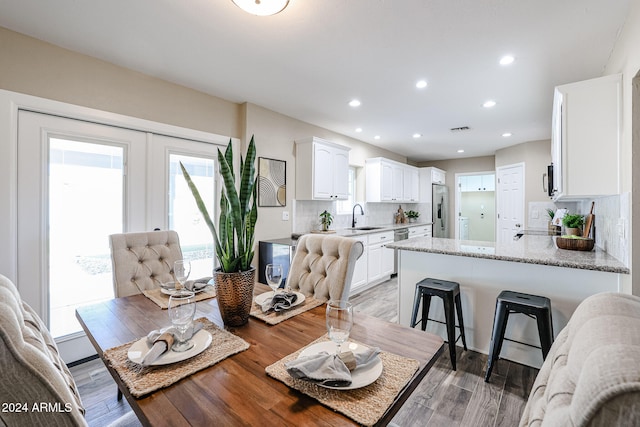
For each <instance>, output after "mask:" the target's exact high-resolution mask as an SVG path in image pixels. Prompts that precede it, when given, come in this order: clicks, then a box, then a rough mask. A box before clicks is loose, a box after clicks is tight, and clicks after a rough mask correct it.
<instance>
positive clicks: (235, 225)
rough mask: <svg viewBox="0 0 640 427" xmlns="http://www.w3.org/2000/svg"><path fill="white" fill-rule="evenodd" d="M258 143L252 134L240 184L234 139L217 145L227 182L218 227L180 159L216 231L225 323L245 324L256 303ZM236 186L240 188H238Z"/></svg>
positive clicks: (218, 280)
mask: <svg viewBox="0 0 640 427" xmlns="http://www.w3.org/2000/svg"><path fill="white" fill-rule="evenodd" d="M255 160H256V146H255V142H254V140H253V137H251V142H249V146H248V147H247V156H246V158H245V159H244V160H243V158H242V156H240V176H239V177H238V178H239V180H240V186H239V187H236V175H235V173H234V171H233V150H232V147H231V141H229V145H227V149H226V150H225V152H224V154H222V152H221V151H220V150H219V149H218V163H219V167H220V175H221V176H222V179H223V182H224V186H223V189H222V192H221V193H222V194H221V195H220V217H219V219H218V227H217V229H216V226H215V225H214V223H213V221H212V220H211V217H210V216H209V212H208V210H207V207H206V206H205V204H204V202H203V200H202V197H200V192H199V191H198V189H197V188H196V186H195V184H194V183H193V181H192V180H191V177H190V176H189V173H188V172H187V170H186V169H185V167H184V165H183V164H182V163H180V168H181V169H182V174H183V175H184V178H185V180H186V181H187V184H188V185H189V189H190V190H191V193H192V194H193V197H194V199H195V201H196V204H197V205H198V209H199V210H200V213H201V214H202V216H203V217H204V220H205V222H206V224H207V226H208V227H209V230H211V234H212V235H213V241H214V246H215V250H216V258H217V259H218V261H219V262H220V268H218V269H216V270H215V271H214V272H213V278H214V281H215V288H216V295H217V299H218V306H219V307H220V314H221V315H222V320H223V321H224V323H225V325H228V326H242V325H244V324H245V323H247V321H248V320H249V312H250V311H251V304H252V303H253V285H254V283H255V275H256V274H255V273H256V269H255V267H253V266H252V265H251V262H252V261H253V244H254V234H255V225H256V221H257V220H258V205H257V203H256V201H257V180H256V167H255ZM236 188H239V192H238V190H237V189H236Z"/></svg>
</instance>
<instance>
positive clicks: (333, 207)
mask: <svg viewBox="0 0 640 427" xmlns="http://www.w3.org/2000/svg"><path fill="white" fill-rule="evenodd" d="M359 203H360V205H361V206H362V207H363V209H364V215H359V214H360V210H359V209H356V216H355V218H356V221H357V224H356V227H361V226H364V225H381V224H393V220H394V214H395V213H396V212H397V211H398V206H402V209H403V210H404V211H405V212H406V211H408V210H414V211H418V212H420V218H419V220H420V221H428V220H430V218H431V203H399V204H398V203H364V202H359ZM325 210H327V211H329V212H331V214H332V215H333V224H332V225H331V228H332V229H340V228H348V227H351V218H352V215H351V212H349V213H338V212H337V202H332V201H323V200H294V201H293V232H294V233H307V232H309V231H311V230H319V229H320V228H321V225H320V216H319V215H320V214H321V213H322V212H323V211H325Z"/></svg>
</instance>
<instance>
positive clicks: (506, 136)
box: [502, 132, 511, 138]
mask: <svg viewBox="0 0 640 427" xmlns="http://www.w3.org/2000/svg"><path fill="white" fill-rule="evenodd" d="M502 136H503V137H505V138H509V137H510V136H511V132H505V133H503V134H502Z"/></svg>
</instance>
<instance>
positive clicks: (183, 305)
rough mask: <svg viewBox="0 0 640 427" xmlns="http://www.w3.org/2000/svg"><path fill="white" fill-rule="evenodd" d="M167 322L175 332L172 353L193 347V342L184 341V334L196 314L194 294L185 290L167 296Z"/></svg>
mask: <svg viewBox="0 0 640 427" xmlns="http://www.w3.org/2000/svg"><path fill="white" fill-rule="evenodd" d="M168 311H169V320H171V324H172V325H173V327H174V328H175V329H176V330H177V332H178V333H177V334H176V335H177V337H176V338H177V340H176V341H175V342H174V344H173V347H172V348H171V349H172V350H173V351H178V352H181V351H187V350H189V349H190V348H191V347H193V341H191V340H185V336H184V334H185V332H186V331H187V329H189V326H191V322H193V317H194V316H195V314H196V300H195V294H194V293H193V292H191V291H187V290H186V289H181V290H179V291H176V292H175V293H174V294H173V295H171V296H169V309H168Z"/></svg>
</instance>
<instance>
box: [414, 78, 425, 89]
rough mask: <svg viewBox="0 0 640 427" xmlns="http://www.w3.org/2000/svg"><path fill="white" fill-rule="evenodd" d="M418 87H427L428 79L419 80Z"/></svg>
mask: <svg viewBox="0 0 640 427" xmlns="http://www.w3.org/2000/svg"><path fill="white" fill-rule="evenodd" d="M416 87H417V88H418V89H424V88H425V87H427V81H426V80H418V82H417V83H416Z"/></svg>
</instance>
